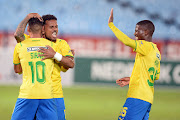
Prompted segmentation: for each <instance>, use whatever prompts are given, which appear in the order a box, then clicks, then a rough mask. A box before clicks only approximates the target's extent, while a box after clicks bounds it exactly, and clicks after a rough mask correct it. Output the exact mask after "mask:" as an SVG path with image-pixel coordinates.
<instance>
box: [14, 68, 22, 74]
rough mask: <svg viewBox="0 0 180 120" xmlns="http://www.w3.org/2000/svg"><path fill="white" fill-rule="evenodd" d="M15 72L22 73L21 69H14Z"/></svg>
mask: <svg viewBox="0 0 180 120" xmlns="http://www.w3.org/2000/svg"><path fill="white" fill-rule="evenodd" d="M14 72H15V73H22V69H14Z"/></svg>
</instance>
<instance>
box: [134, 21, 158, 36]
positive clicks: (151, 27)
mask: <svg viewBox="0 0 180 120" xmlns="http://www.w3.org/2000/svg"><path fill="white" fill-rule="evenodd" d="M136 25H142V26H143V27H144V28H145V29H147V30H149V32H150V35H151V36H152V35H153V33H154V31H155V26H154V24H153V22H151V21H150V20H142V21H140V22H138V23H137V24H136Z"/></svg>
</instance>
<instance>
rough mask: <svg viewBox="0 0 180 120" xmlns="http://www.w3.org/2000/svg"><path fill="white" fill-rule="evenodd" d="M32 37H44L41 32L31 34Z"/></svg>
mask: <svg viewBox="0 0 180 120" xmlns="http://www.w3.org/2000/svg"><path fill="white" fill-rule="evenodd" d="M30 36H31V38H42V35H41V34H31V35H30Z"/></svg>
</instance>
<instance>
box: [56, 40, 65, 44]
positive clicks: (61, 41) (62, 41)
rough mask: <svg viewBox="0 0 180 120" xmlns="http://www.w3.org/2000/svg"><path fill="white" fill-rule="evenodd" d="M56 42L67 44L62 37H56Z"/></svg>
mask: <svg viewBox="0 0 180 120" xmlns="http://www.w3.org/2000/svg"><path fill="white" fill-rule="evenodd" d="M56 44H67V42H66V40H63V39H56Z"/></svg>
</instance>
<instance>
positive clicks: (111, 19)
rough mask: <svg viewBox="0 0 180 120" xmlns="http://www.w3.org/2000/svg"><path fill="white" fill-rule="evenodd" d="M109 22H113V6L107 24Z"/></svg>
mask: <svg viewBox="0 0 180 120" xmlns="http://www.w3.org/2000/svg"><path fill="white" fill-rule="evenodd" d="M110 22H113V8H112V9H111V14H110V16H109V20H108V24H109V23H110Z"/></svg>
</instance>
